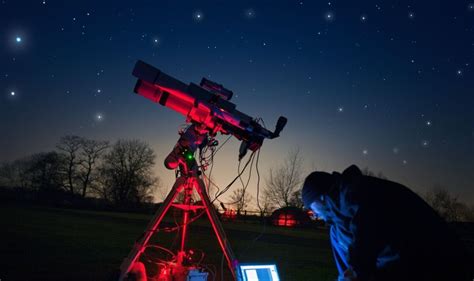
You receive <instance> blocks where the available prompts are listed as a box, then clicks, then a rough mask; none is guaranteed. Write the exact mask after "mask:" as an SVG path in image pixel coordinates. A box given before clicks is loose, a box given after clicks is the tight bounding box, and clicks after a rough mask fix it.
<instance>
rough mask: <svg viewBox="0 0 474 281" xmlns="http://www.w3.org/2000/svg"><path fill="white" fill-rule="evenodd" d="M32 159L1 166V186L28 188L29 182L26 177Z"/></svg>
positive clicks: (19, 160)
mask: <svg viewBox="0 0 474 281" xmlns="http://www.w3.org/2000/svg"><path fill="white" fill-rule="evenodd" d="M29 161H30V157H28V158H22V159H18V160H15V161H13V162H7V163H3V164H2V165H0V186H4V187H14V188H27V187H28V186H29V182H28V181H27V178H26V176H25V174H26V171H27V169H28V167H29Z"/></svg>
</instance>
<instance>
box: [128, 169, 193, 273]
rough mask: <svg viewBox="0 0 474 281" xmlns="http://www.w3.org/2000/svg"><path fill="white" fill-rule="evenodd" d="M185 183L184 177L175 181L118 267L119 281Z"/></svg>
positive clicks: (135, 259)
mask: <svg viewBox="0 0 474 281" xmlns="http://www.w3.org/2000/svg"><path fill="white" fill-rule="evenodd" d="M185 183H186V178H184V177H179V178H178V179H176V182H175V184H174V185H173V188H172V189H171V191H170V193H168V196H167V197H166V199H165V201H163V204H161V206H160V208H159V209H158V211H157V212H156V214H155V215H154V216H153V219H152V220H151V221H150V223H149V224H148V226H147V228H146V230H145V232H144V233H143V236H142V237H141V238H140V239H139V241H137V242H136V243H135V245H134V246H133V249H132V251H130V253H129V254H128V257H127V258H125V259H124V260H123V262H122V265H121V266H120V277H119V281H123V280H124V279H125V277H126V276H127V274H128V273H129V272H130V270H131V269H132V267H133V265H134V263H135V262H136V261H137V259H138V258H139V257H140V255H141V254H142V253H143V251H144V250H145V248H146V245H147V244H148V241H149V240H150V238H151V236H152V235H153V234H155V232H156V230H157V229H158V226H159V225H160V223H161V221H162V220H163V218H164V217H165V215H166V213H167V212H168V210H169V208H170V207H171V204H172V203H173V201H174V199H175V198H176V196H177V195H178V193H179V192H180V191H181V189H182V188H183V187H184V185H185Z"/></svg>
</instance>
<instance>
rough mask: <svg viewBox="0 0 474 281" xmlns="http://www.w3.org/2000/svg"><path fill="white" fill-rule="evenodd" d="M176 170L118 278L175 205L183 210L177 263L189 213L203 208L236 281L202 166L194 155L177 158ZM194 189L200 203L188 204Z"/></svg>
mask: <svg viewBox="0 0 474 281" xmlns="http://www.w3.org/2000/svg"><path fill="white" fill-rule="evenodd" d="M178 144H179V142H178ZM179 149H180V146H179V145H177V146H176V147H175V149H174V150H173V152H171V154H170V155H173V153H176V152H178V151H179ZM167 159H168V158H167ZM179 172H180V176H179V177H177V179H176V182H175V183H174V185H173V187H172V189H171V191H170V192H169V194H168V195H167V197H166V199H165V201H164V202H163V203H162V205H161V206H160V208H159V209H158V211H157V212H156V214H155V215H154V216H153V218H152V220H151V221H150V223H149V224H148V226H147V228H146V230H145V232H144V234H143V236H142V237H141V238H140V239H139V240H138V241H137V242H136V243H135V245H134V247H133V249H132V251H131V252H130V253H129V255H128V257H127V258H125V259H124V261H123V262H122V265H121V266H120V271H121V273H120V278H119V281H123V280H124V279H125V278H126V277H127V274H128V273H129V272H130V270H131V269H132V267H133V265H134V264H135V263H136V262H137V261H138V260H139V258H140V255H141V254H142V253H143V252H144V251H145V249H146V247H147V245H148V242H149V240H150V238H151V237H152V235H153V234H155V233H156V232H157V231H158V228H159V225H160V223H161V221H162V220H163V218H164V217H165V215H166V213H167V212H168V210H169V209H170V207H175V208H178V209H181V210H183V218H182V231H181V243H180V248H179V251H178V254H177V262H176V263H177V264H178V265H181V264H182V262H183V258H184V257H185V250H186V249H185V244H186V238H187V237H186V236H187V231H188V224H189V223H190V220H189V213H190V212H191V211H196V210H198V209H203V210H204V212H205V213H206V214H207V217H208V218H209V221H210V223H211V226H212V229H213V231H214V234H215V235H216V237H217V241H218V243H219V246H220V248H221V250H222V252H223V253H224V256H225V258H226V261H227V265H228V267H229V270H230V271H231V273H232V276H233V279H234V280H236V270H235V269H236V267H237V263H238V262H237V260H236V258H235V256H234V253H233V251H232V249H231V247H230V243H229V241H228V240H227V237H226V235H225V233H224V229H223V227H222V225H221V223H220V220H219V218H218V216H217V213H216V211H215V209H214V207H213V205H212V203H211V201H210V199H209V195H208V194H207V191H206V186H205V184H204V182H203V180H202V178H201V169H200V168H199V167H198V165H197V163H196V161H195V160H194V158H192V159H186V158H185V159H184V161H179ZM193 191H196V192H197V194H198V195H199V197H200V199H201V202H202V203H201V205H191V201H192V194H193ZM180 193H181V194H183V196H182V198H183V200H182V203H181V204H179V203H175V199H176V198H177V197H178V195H179V194H180ZM173 280H174V279H173Z"/></svg>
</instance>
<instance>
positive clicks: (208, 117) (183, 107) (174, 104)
mask: <svg viewBox="0 0 474 281" xmlns="http://www.w3.org/2000/svg"><path fill="white" fill-rule="evenodd" d="M133 75H134V76H135V77H137V78H138V81H137V83H136V85H135V89H134V92H135V93H137V94H139V95H141V96H144V97H145V98H147V99H150V100H152V101H154V102H157V103H159V104H161V105H163V106H166V107H168V108H170V109H172V110H174V111H176V112H178V113H181V114H182V115H184V116H185V117H186V121H187V122H190V123H192V124H193V126H191V127H192V129H193V130H194V131H195V132H197V133H196V134H195V136H196V137H193V136H192V135H193V133H189V135H188V136H185V137H184V139H183V140H181V139H182V138H183V136H184V135H185V134H186V133H185V134H182V135H181V138H180V141H178V144H177V146H178V145H180V146H183V145H182V144H180V142H181V143H185V142H188V144H189V146H185V147H184V148H185V149H188V150H190V151H191V152H194V151H195V149H196V148H197V146H199V145H201V144H202V142H201V138H202V136H203V135H204V136H206V135H207V134H208V135H210V136H213V137H214V136H216V134H217V133H221V134H225V135H228V134H231V135H233V136H234V137H236V138H237V139H239V140H241V141H242V144H241V146H240V149H239V160H240V159H242V157H244V156H245V154H246V153H247V151H248V150H249V149H250V150H251V151H256V150H257V149H259V148H260V147H261V146H262V144H263V140H264V139H273V138H276V137H278V136H279V135H280V132H281V131H282V130H283V128H284V127H285V125H286V122H287V119H286V118H285V117H283V116H280V118H279V119H278V122H277V125H276V127H275V130H274V131H273V132H271V131H269V130H267V129H266V128H264V127H262V126H261V125H260V124H259V123H258V122H257V120H256V119H254V118H252V117H250V116H249V115H247V114H245V113H242V112H240V111H238V110H237V109H236V105H235V104H233V103H231V102H230V99H231V98H232V95H233V92H232V91H230V90H228V89H226V88H225V87H224V86H222V85H221V84H218V83H215V82H213V81H210V80H208V79H205V78H203V79H202V80H201V83H200V85H196V84H194V83H190V84H189V85H187V84H185V83H183V82H181V81H179V80H178V79H175V78H173V77H171V76H170V75H167V74H166V73H164V72H162V71H160V70H159V69H157V68H155V67H153V66H151V65H149V64H147V63H145V62H143V61H140V60H139V61H137V63H136V64H135V68H134V69H133ZM188 130H189V129H188ZM188 130H187V131H188ZM198 135H201V137H200V136H198ZM193 139H194V140H196V141H197V142H196V143H194V144H193V143H192V142H193ZM175 149H176V146H175ZM173 151H174V150H173ZM172 153H173V152H172ZM165 165H166V166H167V168H169V169H174V168H175V167H176V166H174V165H169V164H168V165H167V164H166V161H165Z"/></svg>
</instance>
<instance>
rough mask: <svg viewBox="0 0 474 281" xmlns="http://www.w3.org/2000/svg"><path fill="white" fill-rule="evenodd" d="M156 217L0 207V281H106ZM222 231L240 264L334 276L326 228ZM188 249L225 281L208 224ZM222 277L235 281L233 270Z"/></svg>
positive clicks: (284, 273) (290, 276)
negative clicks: (231, 275) (196, 251)
mask: <svg viewBox="0 0 474 281" xmlns="http://www.w3.org/2000/svg"><path fill="white" fill-rule="evenodd" d="M150 219H151V216H150V215H142V214H127V213H112V212H94V211H82V210H70V209H54V208H43V207H17V206H0V221H1V222H2V237H3V238H2V239H1V244H0V280H2V281H4V280H5V281H9V280H15V281H21V280H45V281H46V280H61V281H63V280H92V281H93V280H107V279H108V276H110V274H111V273H112V272H113V271H114V270H116V269H118V267H119V266H120V263H121V262H122V259H123V258H124V257H126V256H127V254H128V252H129V251H130V249H131V248H132V245H133V243H134V241H135V239H137V237H139V236H140V234H142V232H143V231H144V230H145V228H146V226H147V224H148V222H149V220H150ZM168 221H170V222H172V218H168ZM224 229H225V230H226V233H227V236H228V238H229V240H230V241H231V245H232V248H233V250H234V252H235V254H236V256H237V258H238V259H239V261H240V262H275V263H276V264H277V266H278V269H279V272H280V276H281V279H282V280H285V281H291V280H296V281H298V280H321V281H324V280H334V279H335V277H336V269H335V265H334V263H333V260H332V254H331V248H330V243H329V240H328V235H327V231H325V230H309V229H285V228H278V227H273V226H270V225H266V226H265V227H262V226H261V225H257V224H250V223H242V222H233V223H224ZM175 237H176V233H169V234H157V235H156V236H155V239H154V242H155V243H157V239H159V241H160V242H161V243H160V245H163V246H165V247H168V248H169V247H171V246H174V248H175V247H176V246H177V244H179V239H175ZM257 237H259V238H258V239H257V240H256V239H255V238H257ZM173 241H174V243H173ZM187 246H188V247H189V248H194V249H200V250H202V251H203V252H204V253H206V255H205V257H204V261H203V263H205V264H211V265H210V267H213V268H214V269H213V270H214V271H216V272H217V274H216V279H215V280H216V281H218V280H220V272H221V271H220V269H221V261H222V254H221V251H220V249H219V248H218V245H217V242H216V239H215V236H214V235H213V232H212V228H211V227H210V225H209V224H208V223H207V221H205V220H200V221H197V222H195V223H193V224H192V225H191V226H190V235H189V240H188V243H187ZM224 276H227V277H224V280H230V279H229V278H228V276H229V275H228V273H227V272H225V273H224ZM209 280H212V279H211V278H210V279H209Z"/></svg>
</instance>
